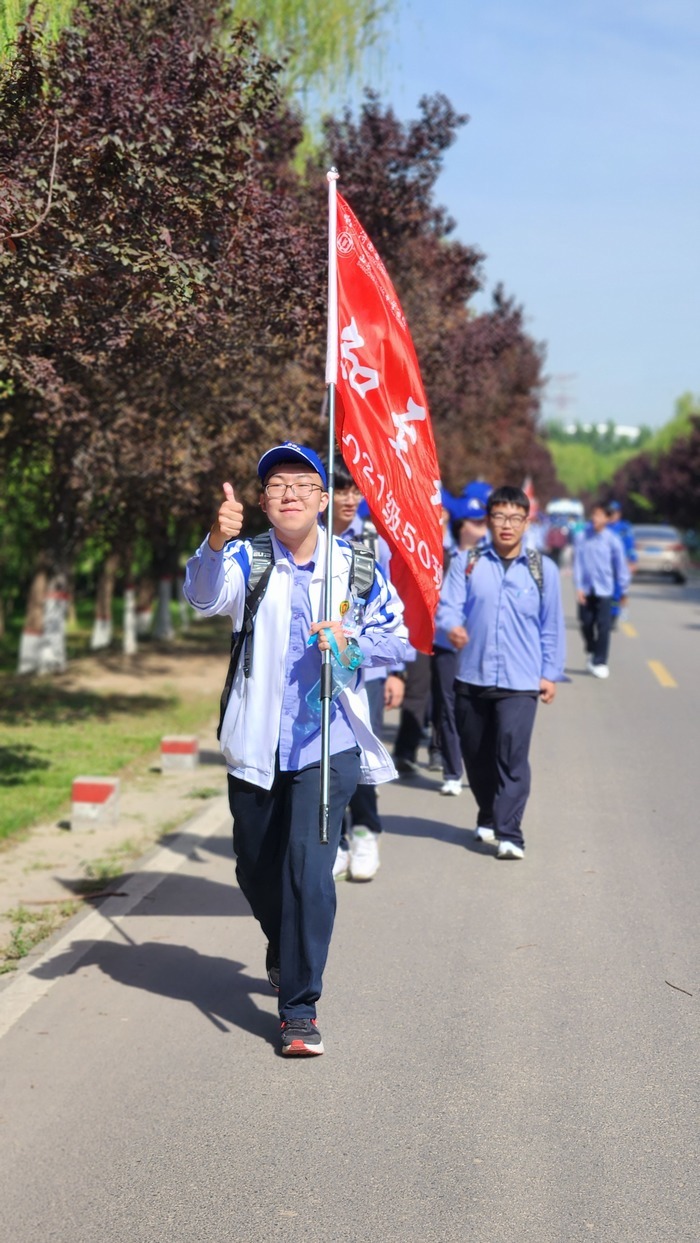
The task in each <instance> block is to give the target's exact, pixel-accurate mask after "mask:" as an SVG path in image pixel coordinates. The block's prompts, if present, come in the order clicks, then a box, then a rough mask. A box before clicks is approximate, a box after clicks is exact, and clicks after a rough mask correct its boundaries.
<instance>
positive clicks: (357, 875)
mask: <svg viewBox="0 0 700 1243" xmlns="http://www.w3.org/2000/svg"><path fill="white" fill-rule="evenodd" d="M333 482H334V490H333V534H334V535H336V536H338V538H339V539H342V540H349V541H358V542H359V543H361V544H363V545H364V546H365V547H367V548H368V549H369V550H370V551H371V552H372V553H373V555H374V557H375V559H376V561H377V563H378V564H379V566H380V568H381V570H382V573H383V574H384V577H385V578H386V579H387V581H388V580H389V577H390V571H389V562H390V560H391V551H390V549H389V545H388V544H387V543H386V540H383V539H382V538H381V536H380V535H379V534H378V533H377V529H376V527H375V526H374V524H373V523H372V522H371V521H370V520H369V518H362V517H360V515H359V514H358V505H359V503H360V501H361V500H362V493H361V492H360V490H359V488H358V487H356V485H355V481H354V480H353V477H352V475H351V474H350V471H349V470H348V468H347V466H346V465H345V463H344V462H343V461H342V460H340V461H336V463H335V469H334V475H333ZM404 677H405V675H404V674H403V672H400V671H399V670H397V669H387V668H385V667H384V666H381V665H377V666H375V667H374V668H373V669H371V668H367V669H363V674H362V681H363V686H364V689H365V691H366V693H367V702H368V704H369V719H370V724H371V726H372V732H373V733H374V734H375V735H376V737H377V738H380V737H381V733H382V727H383V722H384V709H385V708H400V707H401V702H402V700H403V692H404ZM348 821H349V824H348V823H347V822H348ZM345 826H347V828H346V827H345ZM345 826H344V828H343V832H342V834H341V838H340V844H339V846H338V853H337V855H336V858H335V863H334V864H333V876H334V877H335V879H336V880H342V879H343V878H345V877H349V879H350V880H354V881H370V880H373V879H374V877H375V876H376V875H377V872H378V871H379V867H380V858H379V842H380V839H381V834H382V830H383V826H382V820H381V816H380V815H379V806H378V800H377V788H376V786H374V785H366V784H360V785H358V787H357V789H356V790H355V793H354V794H353V796H352V798H351V799H350V805H349V808H348V814H347V815H346V819H345Z"/></svg>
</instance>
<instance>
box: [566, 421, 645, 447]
mask: <svg viewBox="0 0 700 1243" xmlns="http://www.w3.org/2000/svg"><path fill="white" fill-rule="evenodd" d="M609 429H610V424H609V423H567V424H566V426H565V427H564V432H565V433H566V435H567V436H575V435H576V433H577V432H586V433H588V432H597V433H598V435H599V436H605V434H606V433H607V432H608V431H609ZM614 431H615V436H616V438H617V439H618V440H628V441H629V442H630V444H634V443H635V442H636V441H637V440H639V437H640V436H641V434H642V429H641V427H632V426H631V425H630V424H628V423H616V424H614Z"/></svg>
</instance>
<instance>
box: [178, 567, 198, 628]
mask: <svg viewBox="0 0 700 1243" xmlns="http://www.w3.org/2000/svg"><path fill="white" fill-rule="evenodd" d="M177 599H178V604H179V605H180V629H181V630H182V633H183V634H187V631H188V630H189V628H190V622H191V621H192V615H193V613H194V609H193V608H192V606H191V604H189V603H188V601H187V600H186V599H185V578H184V575H183V574H179V575H178V579H177Z"/></svg>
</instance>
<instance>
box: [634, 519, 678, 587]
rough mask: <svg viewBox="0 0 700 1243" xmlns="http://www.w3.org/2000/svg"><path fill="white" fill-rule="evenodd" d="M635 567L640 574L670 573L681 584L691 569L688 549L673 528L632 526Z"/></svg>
mask: <svg viewBox="0 0 700 1243" xmlns="http://www.w3.org/2000/svg"><path fill="white" fill-rule="evenodd" d="M632 534H633V535H634V547H635V550H636V553H637V570H638V572H639V573H642V574H669V575H670V576H671V577H672V578H673V580H674V582H676V583H684V582H685V580H686V579H687V577H688V573H689V570H690V558H689V557H688V549H687V548H686V546H685V544H684V543H683V537H682V536H681V533H680V531H677V530H676V528H675V527H662V526H633V527H632Z"/></svg>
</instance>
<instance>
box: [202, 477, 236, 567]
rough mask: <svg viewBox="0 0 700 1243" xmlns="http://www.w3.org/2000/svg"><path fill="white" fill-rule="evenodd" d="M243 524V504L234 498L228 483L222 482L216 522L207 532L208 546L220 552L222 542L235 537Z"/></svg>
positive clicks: (224, 542)
mask: <svg viewBox="0 0 700 1243" xmlns="http://www.w3.org/2000/svg"><path fill="white" fill-rule="evenodd" d="M242 526H243V506H242V505H241V503H240V501H237V500H236V497H235V494H234V491H233V488H232V487H231V484H230V483H225V484H224V500H223V502H222V504H221V505H220V507H219V512H218V514H217V515H216V522H215V523H214V525H213V527H212V529H211V531H210V532H209V546H210V548H213V550H214V552H221V549H222V548H223V546H224V544H226V543H227V542H228V540H230V539H236V537H237V536H238V535H240V533H241V527H242Z"/></svg>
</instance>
